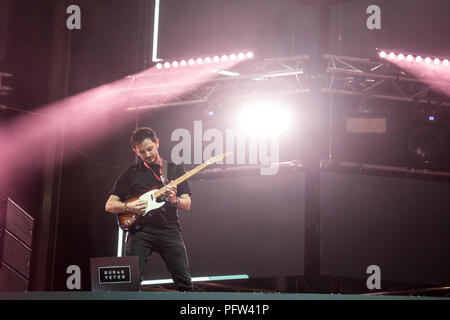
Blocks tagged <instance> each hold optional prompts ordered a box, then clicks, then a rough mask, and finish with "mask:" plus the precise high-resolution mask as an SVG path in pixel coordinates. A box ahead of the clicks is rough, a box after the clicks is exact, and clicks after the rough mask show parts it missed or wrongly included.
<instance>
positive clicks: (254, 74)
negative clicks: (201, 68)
mask: <svg viewBox="0 0 450 320" xmlns="http://www.w3.org/2000/svg"><path fill="white" fill-rule="evenodd" d="M307 59H308V56H306V55H303V56H293V57H284V58H276V59H266V60H261V61H250V60H246V61H244V62H242V63H240V64H239V65H237V66H235V67H233V68H231V69H230V70H223V71H228V72H232V76H230V73H227V72H216V73H215V74H214V75H213V76H212V78H211V79H209V80H208V81H207V82H206V83H202V82H195V81H192V82H187V83H185V85H184V86H182V87H189V88H191V90H188V91H187V92H182V91H181V90H180V91H179V92H177V91H174V90H167V89H165V90H159V91H158V90H155V88H154V87H153V84H154V83H161V82H164V83H166V84H167V86H166V88H171V87H180V78H181V76H180V77H178V75H181V74H182V72H186V71H185V70H187V69H182V68H170V69H169V68H168V70H165V71H166V72H161V73H160V72H154V73H151V74H147V75H142V76H131V77H129V80H130V83H129V86H128V88H127V89H126V91H127V94H128V96H129V97H130V104H131V106H130V107H128V108H127V110H140V109H147V108H152V107H155V106H161V107H163V106H175V105H182V104H195V103H202V102H208V101H217V100H223V99H239V98H244V97H250V96H261V95H273V94H291V93H297V92H302V91H305V90H308V89H307V81H306V80H307V79H306V75H305V72H304V64H305V61H306V60H307ZM171 84H173V86H172V85H171ZM155 101H157V103H156V104H155Z"/></svg>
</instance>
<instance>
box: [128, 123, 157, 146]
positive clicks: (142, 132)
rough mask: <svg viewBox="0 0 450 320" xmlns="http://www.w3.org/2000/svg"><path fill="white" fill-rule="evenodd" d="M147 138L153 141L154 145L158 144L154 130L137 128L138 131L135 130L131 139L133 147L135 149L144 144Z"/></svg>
mask: <svg viewBox="0 0 450 320" xmlns="http://www.w3.org/2000/svg"><path fill="white" fill-rule="evenodd" d="M147 138H148V139H150V140H152V141H153V142H154V143H156V133H155V131H154V130H153V129H152V128H149V127H141V128H137V129H136V130H134V131H133V132H132V133H131V137H130V144H131V147H132V148H133V149H134V147H135V146H136V145H137V144H139V143H142V141H144V140H145V139H147Z"/></svg>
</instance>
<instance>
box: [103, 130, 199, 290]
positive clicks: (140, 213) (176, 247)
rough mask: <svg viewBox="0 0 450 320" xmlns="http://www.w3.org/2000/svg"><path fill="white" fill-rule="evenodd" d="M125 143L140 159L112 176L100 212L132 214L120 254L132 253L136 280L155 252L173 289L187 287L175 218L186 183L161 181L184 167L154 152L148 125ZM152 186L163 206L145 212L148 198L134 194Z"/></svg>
mask: <svg viewBox="0 0 450 320" xmlns="http://www.w3.org/2000/svg"><path fill="white" fill-rule="evenodd" d="M130 142H131V146H132V148H133V151H134V152H135V153H136V155H137V156H138V157H139V159H140V160H142V161H139V163H137V164H135V165H132V166H130V167H128V168H127V169H126V170H125V171H124V172H123V173H122V174H121V175H120V176H119V177H118V178H117V180H116V182H115V183H114V187H113V189H112V190H111V192H110V196H109V198H108V201H107V202H106V211H107V212H110V213H114V214H117V215H118V216H119V215H121V214H130V215H131V216H133V217H134V216H135V217H137V218H138V222H139V223H134V224H133V225H132V226H131V227H130V228H129V229H127V231H128V232H129V235H128V240H127V244H126V255H127V256H138V260H139V272H140V276H141V279H142V276H143V274H144V270H145V266H146V264H147V261H148V258H149V257H150V255H151V254H152V253H153V251H156V252H157V253H159V254H160V255H161V257H162V258H163V260H164V261H165V262H166V265H167V268H168V270H169V272H170V273H171V275H172V279H173V281H174V284H175V287H176V289H177V290H178V291H192V290H193V286H192V282H191V276H190V273H189V264H188V258H187V252H186V246H185V244H184V242H183V239H182V236H181V225H180V219H179V216H178V209H180V210H183V211H189V210H190V208H191V198H190V196H191V194H192V193H191V190H190V188H189V184H188V182H187V181H183V182H181V183H179V184H178V186H177V184H171V183H170V184H167V181H165V179H166V178H167V179H168V180H170V181H171V182H172V181H173V180H175V179H177V178H178V177H180V176H182V175H183V174H184V173H185V171H184V168H183V166H182V165H175V164H174V163H171V162H166V161H165V160H163V159H162V158H161V156H160V155H159V153H158V148H159V139H158V138H157V137H156V133H155V132H154V131H153V129H151V128H148V127H141V128H138V129H136V130H135V131H133V133H132V135H131V138H130ZM165 171H166V172H167V176H165V174H164V173H165ZM152 189H159V191H158V192H159V195H161V196H162V200H161V201H165V204H164V205H163V206H161V207H160V208H158V209H155V210H153V211H152V213H151V214H146V213H147V211H148V209H147V205H148V201H146V200H142V199H139V198H136V197H138V196H139V195H142V194H144V193H146V192H148V191H149V190H152ZM141 198H142V197H141ZM127 221H128V220H127Z"/></svg>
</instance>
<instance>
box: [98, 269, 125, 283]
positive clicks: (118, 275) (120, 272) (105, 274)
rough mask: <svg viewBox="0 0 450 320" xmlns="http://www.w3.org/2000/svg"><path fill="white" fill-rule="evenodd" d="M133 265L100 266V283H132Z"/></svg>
mask: <svg viewBox="0 0 450 320" xmlns="http://www.w3.org/2000/svg"><path fill="white" fill-rule="evenodd" d="M130 282H131V267H130V266H111V267H98V283H99V284H110V283H130Z"/></svg>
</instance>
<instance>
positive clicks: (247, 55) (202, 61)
mask: <svg viewBox="0 0 450 320" xmlns="http://www.w3.org/2000/svg"><path fill="white" fill-rule="evenodd" d="M253 57H254V53H253V52H252V51H248V52H247V53H244V52H240V53H238V54H236V53H231V54H222V55H220V56H219V55H215V56H213V57H212V58H211V56H209V57H205V58H204V57H198V58H195V59H193V58H191V59H183V60H181V61H171V62H169V61H166V62H159V63H157V64H156V69H158V70H161V69H164V68H165V69H169V68H177V67H179V66H181V67H185V66H195V65H202V64H209V63H218V62H221V61H222V62H226V61H233V60H237V59H239V60H244V59H253Z"/></svg>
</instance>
